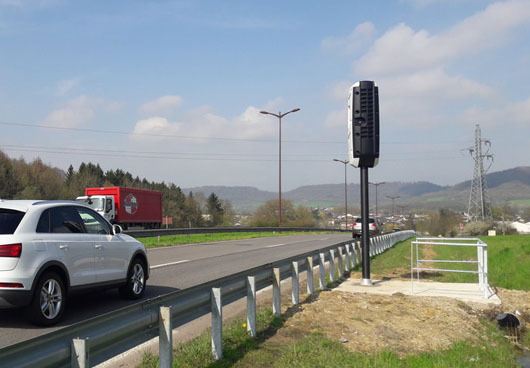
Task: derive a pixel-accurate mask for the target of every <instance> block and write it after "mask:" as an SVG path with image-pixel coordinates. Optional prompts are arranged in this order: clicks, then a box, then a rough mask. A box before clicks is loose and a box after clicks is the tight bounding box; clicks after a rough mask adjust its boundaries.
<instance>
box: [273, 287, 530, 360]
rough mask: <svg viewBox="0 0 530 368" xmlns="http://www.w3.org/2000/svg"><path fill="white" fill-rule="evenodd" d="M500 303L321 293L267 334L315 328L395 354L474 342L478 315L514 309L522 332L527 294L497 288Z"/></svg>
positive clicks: (280, 338)
mask: <svg viewBox="0 0 530 368" xmlns="http://www.w3.org/2000/svg"><path fill="white" fill-rule="evenodd" d="M498 295H499V297H500V298H501V300H502V302H503V305H502V306H496V307H493V306H488V305H483V304H476V303H464V302H462V301H457V300H454V299H451V298H433V297H418V296H407V295H403V294H394V295H392V296H385V295H374V294H367V293H355V294H350V293H344V292H339V291H333V290H331V291H322V292H320V294H319V295H318V296H316V297H313V298H311V299H310V300H308V302H307V303H303V304H301V305H299V306H296V307H294V310H291V311H290V312H291V313H289V314H288V316H289V317H288V319H287V321H286V322H285V327H284V328H282V329H280V330H279V331H278V333H277V334H276V335H275V336H274V337H273V338H272V340H273V341H276V342H283V343H286V342H289V341H292V340H293V339H296V338H299V337H300V336H305V335H307V334H308V333H312V332H320V333H323V334H324V335H325V336H326V337H328V338H329V339H331V340H335V341H341V342H343V343H344V345H345V346H346V347H347V348H349V349H350V350H352V351H355V352H370V353H373V352H376V351H382V350H392V351H394V352H395V353H396V354H398V355H399V356H405V355H408V354H411V353H420V352H426V351H435V350H441V349H444V348H448V347H449V346H450V345H451V344H452V343H454V342H456V341H463V340H465V341H476V340H477V339H478V338H479V337H480V334H481V333H482V331H484V330H483V328H482V327H481V323H480V319H481V318H486V319H489V320H494V318H495V316H496V315H497V314H499V313H501V312H512V313H513V312H514V311H515V310H518V311H519V313H520V319H521V320H522V324H523V326H524V327H523V330H524V329H527V330H528V329H529V328H530V292H524V291H514V290H504V289H499V290H498Z"/></svg>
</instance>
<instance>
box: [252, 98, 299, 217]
mask: <svg viewBox="0 0 530 368" xmlns="http://www.w3.org/2000/svg"><path fill="white" fill-rule="evenodd" d="M297 111H300V109H299V108H296V109H292V110H291V111H288V112H286V113H283V114H282V113H281V112H278V113H277V114H274V113H272V112H268V111H260V113H261V114H265V115H272V116H276V117H277V118H278V206H279V217H278V227H282V118H283V117H284V116H285V115H287V114H290V113H292V112H297Z"/></svg>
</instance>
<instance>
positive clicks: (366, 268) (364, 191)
mask: <svg viewBox="0 0 530 368" xmlns="http://www.w3.org/2000/svg"><path fill="white" fill-rule="evenodd" d="M368 209H369V206H368V167H366V166H361V218H362V229H363V230H362V233H361V236H362V237H361V249H362V250H363V279H362V280H361V285H366V286H369V285H372V279H371V278H370V230H369V227H368V225H369V222H368V216H369V211H368Z"/></svg>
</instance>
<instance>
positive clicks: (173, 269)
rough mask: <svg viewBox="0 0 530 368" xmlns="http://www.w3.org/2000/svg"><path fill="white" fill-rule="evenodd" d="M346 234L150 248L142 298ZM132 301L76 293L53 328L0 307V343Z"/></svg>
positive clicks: (343, 237) (107, 294) (332, 241)
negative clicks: (39, 325) (33, 322)
mask: <svg viewBox="0 0 530 368" xmlns="http://www.w3.org/2000/svg"><path fill="white" fill-rule="evenodd" d="M350 239H351V236H350V235H349V234H317V235H296V236H285V237H275V238H258V239H243V240H234V241H226V242H218V243H204V244H191V245H179V246H173V247H165V248H157V249H150V250H148V257H149V263H150V267H151V277H150V278H149V280H148V283H147V289H146V291H145V294H144V297H143V299H142V300H145V299H148V298H152V297H156V296H159V295H164V294H167V293H170V292H173V291H176V290H180V289H184V288H187V287H191V286H194V285H198V284H202V283H204V282H207V281H210V280H214V279H217V278H219V277H223V276H227V275H230V274H233V273H236V272H239V271H244V270H246V269H249V268H253V267H257V266H261V265H263V264H267V263H271V262H275V261H279V260H282V259H284V258H288V257H291V256H295V255H297V254H301V253H305V252H309V251H311V250H317V249H320V248H324V247H326V246H328V245H333V244H337V243H340V242H342V241H346V240H350ZM133 303H135V302H133V301H129V300H124V299H121V298H120V296H119V295H118V291H117V290H107V291H100V292H93V293H90V294H85V295H80V296H76V297H75V299H71V300H69V301H68V305H67V309H66V311H65V315H64V318H63V320H62V322H61V323H60V324H58V325H57V326H54V327H53V328H38V327H35V326H34V325H32V324H30V323H29V322H27V321H26V320H25V319H24V316H23V313H22V311H21V310H3V309H0V348H2V347H5V346H9V345H12V344H16V343H18V342H21V341H24V340H27V339H30V338H32V337H36V336H40V335H43V334H46V333H48V332H51V331H55V330H58V329H60V328H63V327H66V326H70V325H72V324H74V323H77V322H80V321H83V320H85V319H88V318H92V317H96V316H99V315H101V314H104V313H107V312H111V311H114V310H117V309H120V308H122V307H125V306H127V305H130V304H133Z"/></svg>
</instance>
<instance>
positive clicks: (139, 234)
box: [124, 226, 351, 238]
mask: <svg viewBox="0 0 530 368" xmlns="http://www.w3.org/2000/svg"><path fill="white" fill-rule="evenodd" d="M272 231H276V232H282V231H285V232H287V231H308V232H310V231H328V232H343V233H344V232H351V230H343V229H328V228H316V227H281V228H280V227H244V226H232V227H192V228H178V229H150V230H125V231H124V233H125V234H127V235H130V236H132V237H135V238H147V237H154V236H159V235H160V236H167V235H188V234H215V233H244V232H245V233H246V232H249V233H250V232H252V233H256V232H259V233H261V232H272Z"/></svg>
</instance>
